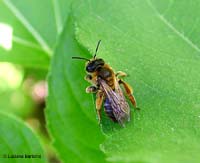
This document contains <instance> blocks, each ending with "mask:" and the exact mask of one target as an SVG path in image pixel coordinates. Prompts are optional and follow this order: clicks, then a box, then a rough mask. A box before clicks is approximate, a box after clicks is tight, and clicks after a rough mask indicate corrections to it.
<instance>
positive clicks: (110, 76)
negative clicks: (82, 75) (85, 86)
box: [90, 64, 116, 90]
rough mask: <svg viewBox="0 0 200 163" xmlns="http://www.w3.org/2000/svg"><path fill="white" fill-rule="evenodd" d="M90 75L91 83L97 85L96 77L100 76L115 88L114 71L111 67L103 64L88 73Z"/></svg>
mask: <svg viewBox="0 0 200 163" xmlns="http://www.w3.org/2000/svg"><path fill="white" fill-rule="evenodd" d="M90 75H91V76H92V84H94V85H97V77H101V78H102V79H103V80H105V82H106V83H107V84H108V85H109V86H110V87H111V88H112V89H113V90H114V89H115V81H116V79H115V73H114V71H113V70H112V68H111V67H110V66H109V65H108V64H105V65H104V66H102V67H101V68H100V69H99V70H98V71H95V72H93V73H90Z"/></svg>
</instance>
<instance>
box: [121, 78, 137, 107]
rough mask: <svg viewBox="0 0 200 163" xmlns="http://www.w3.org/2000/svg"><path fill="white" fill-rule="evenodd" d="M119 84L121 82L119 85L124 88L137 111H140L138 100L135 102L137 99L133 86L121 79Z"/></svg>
mask: <svg viewBox="0 0 200 163" xmlns="http://www.w3.org/2000/svg"><path fill="white" fill-rule="evenodd" d="M118 82H119V84H122V85H123V86H124V89H125V91H126V94H127V96H128V98H129V99H130V101H131V103H132V104H133V106H134V107H135V109H137V110H139V108H137V104H136V100H135V97H134V96H133V90H132V88H131V86H130V85H129V84H127V83H126V82H124V81H123V80H121V79H119V81H118Z"/></svg>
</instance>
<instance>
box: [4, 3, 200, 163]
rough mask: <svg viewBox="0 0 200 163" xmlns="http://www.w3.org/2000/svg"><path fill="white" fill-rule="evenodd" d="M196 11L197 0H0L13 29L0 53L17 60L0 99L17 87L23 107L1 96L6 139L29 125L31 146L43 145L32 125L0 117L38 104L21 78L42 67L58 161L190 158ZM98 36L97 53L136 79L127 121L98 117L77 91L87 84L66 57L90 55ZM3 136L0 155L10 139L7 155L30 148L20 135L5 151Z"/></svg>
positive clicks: (194, 134)
mask: <svg viewBox="0 0 200 163" xmlns="http://www.w3.org/2000/svg"><path fill="white" fill-rule="evenodd" d="M199 9H200V1H198V0H194V1H190V2H188V1H185V0H182V1H178V0H173V1H172V0H165V1H159V0H146V1H140V0H133V1H131V0H125V1H123V2H122V1H119V0H116V1H107V0H102V1H96V0H95V1H94V0H87V1H85V0H76V1H66V0H59V1H58V0H52V1H47V0H44V1H38V0H35V1H31V2H30V1H25V0H20V1H14V0H1V1H0V23H6V24H9V25H11V26H12V28H13V29H14V30H13V46H12V49H11V50H10V51H7V50H5V49H3V48H2V47H0V61H6V62H10V63H12V64H17V66H16V65H14V66H15V68H14V69H15V74H17V75H15V76H16V78H15V79H17V81H18V82H19V84H18V85H14V86H13V84H12V82H11V84H10V85H9V86H8V85H5V82H4V85H3V86H2V88H1V87H0V88H1V90H0V91H1V92H2V95H1V96H0V98H2V99H3V97H5V95H7V96H8V99H13V98H11V97H13V94H16V92H17V91H18V92H20V93H18V94H17V95H16V96H14V97H23V98H22V99H24V101H25V102H24V105H23V107H24V108H25V109H22V108H23V107H22V106H19V108H20V109H21V110H20V111H19V112H18V113H19V114H18V113H16V111H14V109H10V110H11V111H9V112H8V111H7V110H8V109H7V108H13V107H10V105H12V100H11V103H9V102H7V103H8V104H9V105H8V104H7V103H5V102H4V104H3V102H2V101H5V99H4V100H1V102H0V106H4V107H2V108H1V111H2V112H4V114H2V115H0V116H1V117H2V118H1V119H2V120H1V123H2V124H4V125H1V127H0V130H2V131H4V133H5V132H8V133H9V135H11V137H12V136H13V134H17V132H18V131H19V133H21V131H20V130H27V132H28V133H30V134H31V135H32V137H33V139H34V140H36V142H37V143H36V144H35V145H34V147H35V146H36V149H33V150H32V151H33V152H34V151H37V152H38V151H40V150H39V149H41V145H40V143H39V142H38V141H41V140H43V141H42V142H43V145H44V144H48V143H45V142H46V141H47V140H48V139H47V140H46V138H44V137H47V136H46V134H45V133H42V132H37V133H33V132H32V131H31V130H28V129H27V126H26V125H23V124H22V123H21V121H20V124H21V125H22V127H20V129H19V128H16V130H14V131H13V132H11V131H10V130H9V127H7V126H6V125H5V123H7V121H8V125H10V124H14V123H15V118H14V119H13V117H10V116H6V115H5V114H11V113H15V115H17V116H18V117H20V118H22V119H24V120H26V118H28V119H30V117H31V116H30V115H32V114H33V113H34V112H35V109H36V108H37V107H38V106H37V104H35V101H34V100H33V99H32V98H31V97H32V96H30V94H29V93H28V92H31V91H32V89H28V90H27V89H24V87H25V86H24V85H26V83H27V80H28V79H30V76H31V79H32V81H33V83H34V84H37V83H38V82H40V81H41V80H42V81H45V80H46V75H47V73H48V79H47V81H48V97H47V108H46V110H45V116H46V122H47V128H48V131H49V133H50V137H51V140H52V141H53V147H54V148H55V150H56V151H57V154H58V158H59V159H60V160H62V161H63V162H69V161H70V162H86V163H90V162H91V163H92V162H115V163H116V162H119V163H121V162H133V163H168V162H174V163H178V162H186V163H188V162H192V163H198V162H199V160H200V156H199V154H198V153H199V150H200V145H199V141H200V128H199V126H200V104H199V95H200V91H199V90H200V89H199V88H200V82H199V78H200V74H199V70H200V62H198V61H199V54H200V47H199V41H200V39H199V37H198V36H199V34H200V30H199V28H198V27H199V18H198V14H199V12H198V11H199ZM38 11H42V14H41V12H38ZM0 37H1V36H0ZM99 39H101V40H102V44H101V46H100V49H99V52H98V56H99V57H102V58H104V59H105V60H106V62H108V63H109V64H110V65H111V66H112V67H113V69H114V70H116V71H119V70H121V71H125V72H126V73H127V74H128V75H129V76H128V77H127V78H126V79H125V80H126V81H127V82H128V83H130V84H131V85H132V86H133V87H134V95H135V97H136V99H137V103H138V106H139V107H140V108H141V111H140V112H134V111H133V109H132V117H131V119H132V120H131V122H130V123H128V124H127V125H126V127H125V128H120V127H119V126H117V125H116V124H113V123H112V122H110V121H109V119H107V118H106V117H104V118H103V123H102V125H101V126H98V125H97V120H96V115H95V108H94V99H93V97H92V96H91V95H88V94H86V93H85V88H86V86H88V85H89V84H88V83H87V82H85V81H84V79H83V78H84V75H85V72H84V63H83V62H82V61H75V60H72V59H71V57H72V56H82V57H86V58H91V57H92V54H93V53H94V50H95V47H96V43H97V41H98V40H99ZM50 61H51V64H49V63H50ZM49 67H50V68H49ZM9 71H11V70H10V69H9ZM4 74H5V73H4ZM4 76H5V75H4ZM28 81H29V80H28ZM34 84H32V85H34ZM32 85H31V84H29V87H28V88H32ZM5 88H6V89H5ZM25 88H27V87H25ZM6 99H7V98H6ZM14 99H15V98H14ZM14 101H16V100H14ZM4 108H5V109H4ZM23 110H24V111H23ZM27 110H29V111H28V112H27ZM5 112H6V113H5ZM22 113H23V114H22ZM41 114H42V113H41V112H38V113H37V115H41ZM37 118H38V117H37ZM4 119H5V120H4ZM16 121H17V122H18V120H16ZM40 122H42V120H41V117H40ZM41 124H43V123H41ZM43 125H44V124H43ZM41 130H42V129H41ZM15 132H16V133H15ZM41 133H42V134H41ZM35 134H39V135H40V139H41V140H40V139H36V138H35ZM9 135H1V136H0V138H1V139H5V142H8V143H7V144H6V145H7V146H6V147H5V143H4V144H2V145H1V146H0V147H2V148H0V154H3V152H2V151H4V149H7V151H9V150H8V149H9V148H10V147H11V150H10V151H12V152H13V153H15V152H18V151H21V150H23V149H26V148H28V144H26V143H22V144H23V146H21V147H20V148H19V149H18V148H15V149H12V147H13V145H14V144H12V143H11V142H10V137H9ZM21 136H23V137H26V135H23V134H22V135H19V137H18V138H19V139H17V140H16V141H15V142H20V141H21V140H24V139H23V138H20V137H21ZM29 140H30V138H29ZM31 140H32V139H31ZM47 142H48V141H47ZM9 146H10V147H9ZM44 146H46V145H44ZM47 148H48V147H47ZM46 151H52V150H46ZM41 153H42V151H41ZM46 153H47V154H46V155H47V156H48V158H49V156H50V154H48V153H49V152H46ZM54 156H55V155H54ZM4 160H5V159H4ZM44 160H45V159H44ZM44 160H41V161H44ZM6 161H8V162H9V161H12V160H9V159H6ZM24 161H26V160H24ZM33 161H34V160H33ZM49 161H52V160H51V159H49ZM57 161H58V159H57Z"/></svg>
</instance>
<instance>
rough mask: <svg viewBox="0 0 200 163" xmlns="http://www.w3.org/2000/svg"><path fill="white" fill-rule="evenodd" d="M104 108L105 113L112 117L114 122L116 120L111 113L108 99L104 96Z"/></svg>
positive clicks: (111, 109)
mask: <svg viewBox="0 0 200 163" xmlns="http://www.w3.org/2000/svg"><path fill="white" fill-rule="evenodd" d="M104 108H105V112H106V114H107V116H108V117H109V118H110V119H112V120H113V121H114V122H117V120H116V118H115V116H114V114H113V108H112V106H111V104H110V101H109V100H108V98H107V97H106V98H105V101H104Z"/></svg>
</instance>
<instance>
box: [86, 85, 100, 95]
mask: <svg viewBox="0 0 200 163" xmlns="http://www.w3.org/2000/svg"><path fill="white" fill-rule="evenodd" d="M97 91H98V88H97V87H95V86H93V85H91V86H88V87H87V88H86V93H97Z"/></svg>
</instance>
